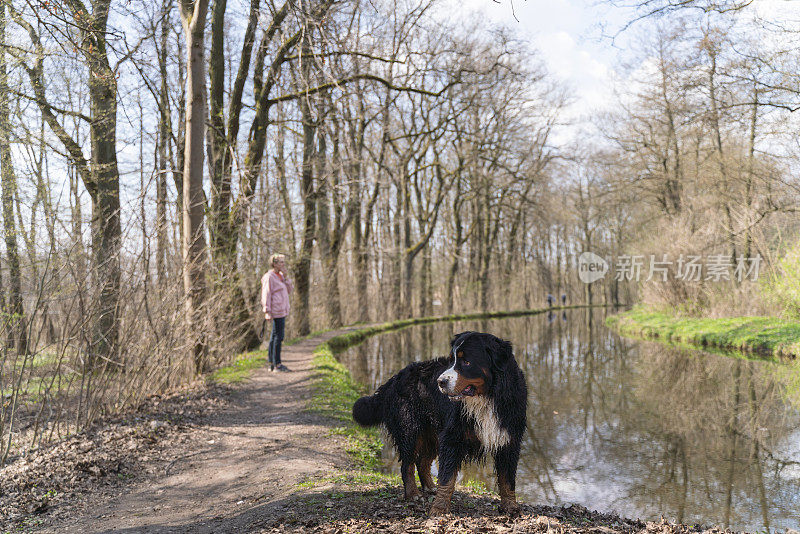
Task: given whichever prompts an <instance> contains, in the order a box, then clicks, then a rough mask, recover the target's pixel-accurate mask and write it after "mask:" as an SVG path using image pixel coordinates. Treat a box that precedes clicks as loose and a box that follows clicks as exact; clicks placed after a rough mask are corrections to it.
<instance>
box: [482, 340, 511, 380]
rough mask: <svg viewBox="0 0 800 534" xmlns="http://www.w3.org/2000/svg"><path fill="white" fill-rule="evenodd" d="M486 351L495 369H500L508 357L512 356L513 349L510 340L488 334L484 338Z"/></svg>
mask: <svg viewBox="0 0 800 534" xmlns="http://www.w3.org/2000/svg"><path fill="white" fill-rule="evenodd" d="M486 352H488V353H489V358H490V360H491V362H492V368H494V370H495V371H501V370H502V369H503V368H504V367H505V366H506V364H507V363H508V361H509V360H510V359H513V358H514V349H513V347H512V346H511V342H510V341H506V340H504V339H500V338H499V337H496V336H492V335H489V339H487V340H486Z"/></svg>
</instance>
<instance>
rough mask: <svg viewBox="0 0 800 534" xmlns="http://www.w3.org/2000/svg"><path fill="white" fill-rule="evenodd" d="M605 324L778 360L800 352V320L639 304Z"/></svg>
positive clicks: (624, 331)
mask: <svg viewBox="0 0 800 534" xmlns="http://www.w3.org/2000/svg"><path fill="white" fill-rule="evenodd" d="M606 326H608V327H610V328H613V329H614V330H616V331H617V332H619V333H620V334H622V335H624V336H628V337H641V338H645V339H654V340H659V341H664V342H667V343H675V344H684V345H693V346H699V347H709V348H716V349H722V350H734V351H741V352H743V353H745V354H749V355H756V356H758V357H760V358H767V359H774V360H778V361H785V360H796V359H797V356H798V355H800V323H797V322H794V321H787V320H785V319H779V318H777V317H728V318H720V319H710V318H695V317H679V316H675V315H672V314H670V313H666V312H659V311H653V310H648V309H646V308H641V307H637V308H634V309H632V310H630V311H627V312H623V313H620V314H617V315H612V316H610V317H607V318H606Z"/></svg>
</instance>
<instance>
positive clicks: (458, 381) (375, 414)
mask: <svg viewBox="0 0 800 534" xmlns="http://www.w3.org/2000/svg"><path fill="white" fill-rule="evenodd" d="M450 347H451V351H450V356H448V357H444V358H438V359H435V360H429V361H425V362H415V363H412V364H411V365H409V366H407V367H405V368H404V369H402V370H401V371H400V372H399V373H397V374H396V375H394V376H393V377H392V378H390V379H389V380H388V381H387V382H386V383H385V384H383V385H382V386H381V387H379V388H378V390H377V391H376V392H375V394H374V395H369V396H366V397H361V398H360V399H358V400H357V401H356V403H355V404H354V405H353V419H355V421H356V422H357V423H359V424H360V425H362V426H375V425H379V424H382V425H383V426H385V428H386V430H387V431H388V433H389V436H390V437H391V439H392V441H393V442H394V446H395V449H396V450H397V453H398V456H399V457H400V463H401V473H402V478H403V486H404V489H405V498H406V499H408V500H410V499H418V498H421V494H420V492H419V490H418V488H417V484H416V481H415V479H414V467H415V466H416V470H417V472H418V473H419V479H420V482H421V483H422V489H423V490H426V491H434V489H435V491H436V497H435V498H434V500H433V506H432V507H431V510H430V513H431V515H441V514H445V513H448V512H449V511H450V501H451V499H452V496H453V490H454V489H455V481H456V476H457V474H458V470H459V469H460V467H461V464H462V463H463V462H464V461H483V460H485V459H486V458H488V457H491V458H493V459H494V466H495V471H496V473H497V486H498V488H499V492H500V510H501V511H502V512H504V513H508V514H509V515H515V514H518V513H519V505H517V502H516V496H515V493H514V488H515V480H516V475H517V462H518V461H519V451H520V444H521V442H522V435H523V433H524V431H525V424H526V420H525V412H526V409H527V405H528V391H527V386H526V383H525V376H524V375H523V374H522V371H521V370H520V368H519V366H518V365H517V362H516V360H515V359H514V354H513V352H512V349H511V343H509V342H508V341H504V340H502V339H499V338H497V337H495V336H493V335H491V334H484V333H480V332H462V333H460V334H457V335H456V336H454V337H453V339H452V341H451V342H450ZM437 456H438V457H439V480H438V487H436V488H434V484H433V479H432V478H431V463H432V462H433V460H434V459H435V458H436V457H437Z"/></svg>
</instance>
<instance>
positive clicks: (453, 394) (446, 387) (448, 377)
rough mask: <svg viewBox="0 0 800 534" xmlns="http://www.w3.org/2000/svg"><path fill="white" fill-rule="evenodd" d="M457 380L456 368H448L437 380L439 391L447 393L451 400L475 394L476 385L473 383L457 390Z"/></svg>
mask: <svg viewBox="0 0 800 534" xmlns="http://www.w3.org/2000/svg"><path fill="white" fill-rule="evenodd" d="M457 380H458V374H457V373H456V372H455V371H454V370H452V369H448V370H447V371H445V372H444V373H442V374H441V375H439V379H438V380H437V381H436V382H437V383H438V385H439V391H441V392H442V393H444V394H445V395H447V396H448V397H449V398H450V400H461V399H463V398H464V397H472V396H473V395H475V392H476V390H475V386H473V385H472V384H470V385H468V386H467V387H465V388H464V389H462V390H461V391H455V386H456V382H457Z"/></svg>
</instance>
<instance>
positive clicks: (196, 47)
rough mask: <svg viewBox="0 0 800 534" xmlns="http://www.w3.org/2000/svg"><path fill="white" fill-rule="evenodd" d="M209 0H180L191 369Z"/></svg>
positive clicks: (200, 358) (201, 259)
mask: <svg viewBox="0 0 800 534" xmlns="http://www.w3.org/2000/svg"><path fill="white" fill-rule="evenodd" d="M207 11H208V0H194V1H189V0H182V1H181V19H182V21H183V30H184V34H185V38H186V73H187V76H186V95H187V98H186V144H185V149H184V167H183V228H184V231H183V234H184V235H183V263H184V266H183V286H184V291H185V292H186V297H187V300H186V305H187V310H186V312H187V316H188V319H189V327H190V332H189V335H190V336H191V339H192V342H191V346H192V355H193V358H194V364H195V371H196V372H197V373H201V372H204V371H206V370H207V366H208V362H207V359H206V352H207V348H206V343H205V332H204V324H203V323H204V321H203V304H204V300H205V293H206V280H205V259H206V258H205V256H206V241H205V235H204V233H203V211H204V208H205V194H204V193H203V141H204V139H205V135H204V134H205V91H206V83H205V48H204V43H203V41H204V37H205V22H206V13H207Z"/></svg>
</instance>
